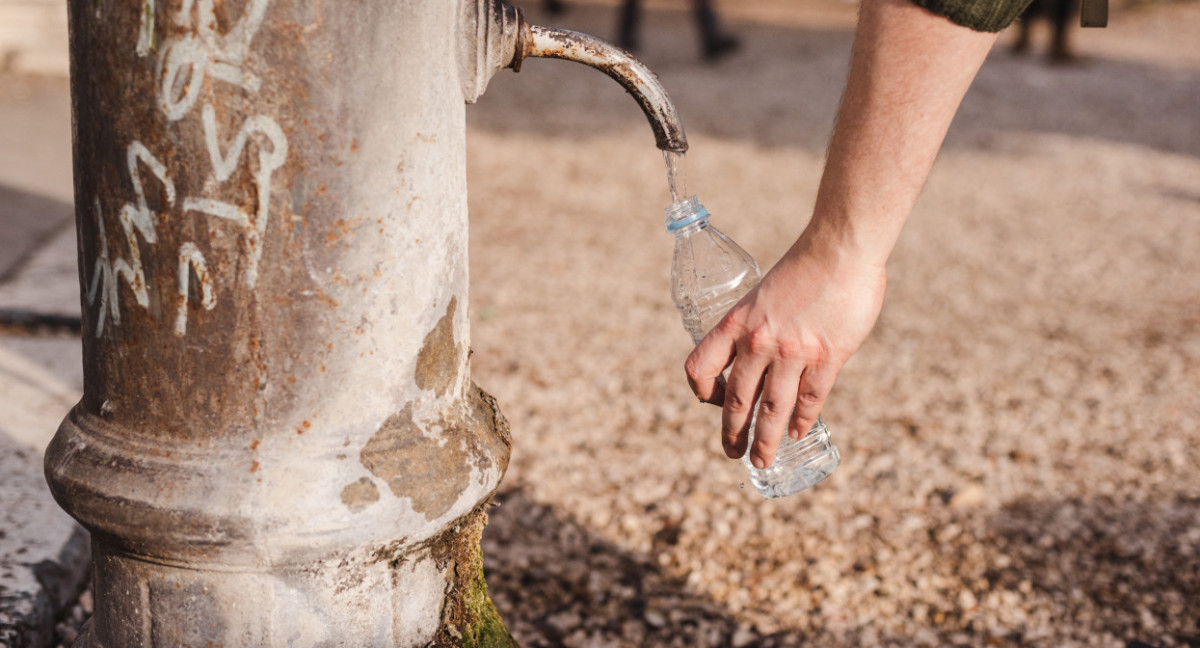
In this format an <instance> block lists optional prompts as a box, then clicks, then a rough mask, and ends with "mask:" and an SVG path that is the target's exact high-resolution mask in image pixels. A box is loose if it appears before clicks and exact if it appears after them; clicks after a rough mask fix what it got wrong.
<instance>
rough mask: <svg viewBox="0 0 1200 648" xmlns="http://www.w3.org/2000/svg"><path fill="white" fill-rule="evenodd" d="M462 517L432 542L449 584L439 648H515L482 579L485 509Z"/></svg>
mask: <svg viewBox="0 0 1200 648" xmlns="http://www.w3.org/2000/svg"><path fill="white" fill-rule="evenodd" d="M490 504H491V502H490V500H489V501H488V502H486V503H485V504H484V505H483V506H481V507H480V508H479V509H477V510H476V511H475V512H473V513H471V514H469V515H467V516H465V517H463V518H462V519H461V520H459V522H458V524H456V525H455V526H454V527H452V528H450V529H449V530H447V531H446V533H444V534H443V535H442V536H441V537H440V538H438V539H437V540H436V541H434V542H433V544H432V545H431V549H432V550H433V555H434V558H435V559H437V561H438V563H439V564H443V565H445V566H446V567H447V573H448V574H449V575H450V583H449V585H448V587H447V589H446V600H445V604H444V605H443V607H442V623H441V627H440V628H439V629H438V633H437V638H436V639H435V640H434V645H436V646H447V647H449V646H455V647H462V648H515V647H516V646H517V641H516V639H513V636H512V635H511V634H509V632H508V628H506V627H505V626H504V621H503V620H502V619H501V618H500V613H499V612H498V611H497V610H496V606H495V605H494V604H493V603H492V599H491V598H490V597H488V593H487V581H485V580H484V577H483V551H482V550H481V549H480V547H479V539H480V537H481V536H482V535H483V527H484V526H486V525H487V513H486V512H484V508H486V507H487V506H490Z"/></svg>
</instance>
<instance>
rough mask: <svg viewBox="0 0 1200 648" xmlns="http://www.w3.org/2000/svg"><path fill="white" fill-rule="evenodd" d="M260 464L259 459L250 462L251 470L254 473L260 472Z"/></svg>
mask: <svg viewBox="0 0 1200 648" xmlns="http://www.w3.org/2000/svg"><path fill="white" fill-rule="evenodd" d="M260 465H261V464H259V463H258V462H257V461H254V462H252V463H251V464H250V472H252V473H254V472H258V467H259V466H260Z"/></svg>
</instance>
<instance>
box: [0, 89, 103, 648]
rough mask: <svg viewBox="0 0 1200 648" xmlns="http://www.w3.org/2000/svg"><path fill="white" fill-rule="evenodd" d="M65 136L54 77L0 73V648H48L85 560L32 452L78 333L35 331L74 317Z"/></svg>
mask: <svg viewBox="0 0 1200 648" xmlns="http://www.w3.org/2000/svg"><path fill="white" fill-rule="evenodd" d="M70 132H71V131H70V109H69V102H68V90H67V81H66V79H65V78H63V77H33V76H22V75H15V74H3V73H0V227H2V228H3V232H4V233H3V235H2V236H0V646H8V647H10V648H18V647H21V648H24V647H26V646H28V647H41V646H47V645H53V642H54V641H55V639H56V637H55V630H54V623H55V620H56V618H57V617H59V616H61V615H62V613H63V612H64V611H65V610H66V609H67V608H68V607H69V606H70V604H71V603H72V602H73V601H74V600H75V598H76V596H77V595H78V594H79V591H80V589H81V588H82V587H83V585H84V583H85V580H86V576H87V572H88V565H89V552H88V542H87V534H86V532H85V531H84V530H83V529H82V528H80V527H79V525H77V524H76V523H75V522H74V520H72V519H71V518H70V517H68V516H67V515H66V514H65V513H63V512H62V510H61V509H60V508H59V507H58V505H57V504H56V503H55V502H54V500H53V498H52V497H51V496H50V492H49V490H48V489H47V487H46V482H45V478H44V477H43V476H42V452H43V449H44V448H45V447H46V444H47V443H49V441H50V438H51V437H52V436H53V435H54V432H55V430H56V429H57V427H58V423H59V422H60V421H61V420H62V418H63V417H64V416H65V415H66V413H67V411H68V410H69V409H70V407H71V406H72V405H74V403H75V402H76V401H77V400H78V398H79V395H80V393H81V391H82V387H83V381H82V364H81V358H80V344H79V340H78V337H77V336H76V335H74V334H72V333H71V332H70V331H69V330H64V328H63V327H61V326H50V327H47V326H40V325H36V321H37V320H38V319H42V320H48V321H50V322H52V323H53V322H56V321H58V322H61V321H64V320H65V321H69V320H70V319H71V318H76V317H78V316H79V280H78V274H77V271H76V263H75V233H74V219H73V217H72V207H71V149H70ZM16 316H21V317H16ZM30 316H33V317H32V318H30ZM46 316H49V317H46ZM21 319H26V320H29V319H32V320H33V321H34V322H35V325H32V326H29V325H26V324H23V323H20V322H18V323H16V324H14V322H15V321H17V320H21ZM6 322H7V323H6Z"/></svg>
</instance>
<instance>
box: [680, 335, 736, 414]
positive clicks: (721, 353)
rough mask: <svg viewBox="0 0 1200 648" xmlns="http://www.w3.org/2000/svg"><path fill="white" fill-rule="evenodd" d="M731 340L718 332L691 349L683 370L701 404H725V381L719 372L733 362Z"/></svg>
mask: <svg viewBox="0 0 1200 648" xmlns="http://www.w3.org/2000/svg"><path fill="white" fill-rule="evenodd" d="M733 353H734V351H733V340H732V339H731V338H729V337H728V336H726V335H722V334H720V333H719V332H713V333H710V334H709V335H708V336H706V337H705V338H704V339H703V340H701V341H700V343H699V344H697V345H696V348H695V349H692V352H691V354H689V355H688V357H687V360H686V361H685V362H684V363H683V370H684V372H686V373H687V379H688V384H689V385H691V387H692V393H694V394H695V395H696V396H697V397H698V398H699V399H700V402H702V403H712V404H714V405H721V404H722V403H724V402H725V400H724V399H725V379H724V378H723V377H722V376H721V372H723V371H725V367H728V366H729V363H730V362H733Z"/></svg>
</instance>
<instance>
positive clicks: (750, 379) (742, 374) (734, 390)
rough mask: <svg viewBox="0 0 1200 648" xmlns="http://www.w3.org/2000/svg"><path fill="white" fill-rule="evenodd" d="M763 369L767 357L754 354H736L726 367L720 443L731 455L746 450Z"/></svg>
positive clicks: (733, 457)
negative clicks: (727, 368) (727, 369)
mask: <svg viewBox="0 0 1200 648" xmlns="http://www.w3.org/2000/svg"><path fill="white" fill-rule="evenodd" d="M766 369H767V362H766V359H765V358H763V357H755V356H738V358H737V361H736V362H734V363H733V366H732V367H730V369H729V381H728V384H726V385H725V397H724V404H723V406H722V408H721V445H722V447H724V448H725V454H726V456H728V457H729V458H731V459H736V458H738V457H741V456H742V455H743V454H745V453H746V442H747V438H748V435H749V433H750V421H751V419H752V416H753V414H754V404H755V402H756V401H757V400H758V393H759V390H760V389H761V388H762V385H763V373H764V372H766Z"/></svg>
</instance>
